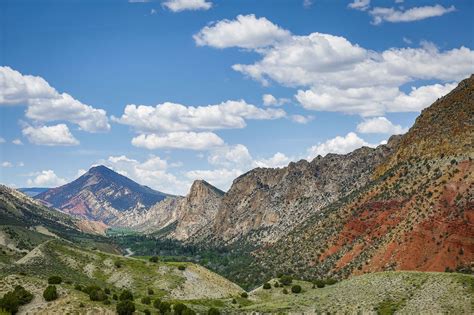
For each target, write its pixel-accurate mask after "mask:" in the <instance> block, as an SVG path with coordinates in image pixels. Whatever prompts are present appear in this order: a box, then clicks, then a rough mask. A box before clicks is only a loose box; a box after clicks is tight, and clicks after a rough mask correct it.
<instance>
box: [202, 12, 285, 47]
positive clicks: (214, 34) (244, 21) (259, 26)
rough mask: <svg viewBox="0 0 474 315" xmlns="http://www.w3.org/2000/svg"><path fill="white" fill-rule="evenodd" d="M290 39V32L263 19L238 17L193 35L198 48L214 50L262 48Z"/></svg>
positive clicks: (249, 16) (246, 16) (207, 27)
mask: <svg viewBox="0 0 474 315" xmlns="http://www.w3.org/2000/svg"><path fill="white" fill-rule="evenodd" d="M289 37H290V32H288V31H287V30H284V29H282V28H281V27H279V26H278V25H275V24H273V23H272V22H270V21H269V20H267V19H266V18H264V17H261V18H257V17H255V15H253V14H250V15H238V16H237V17H236V19H235V20H221V21H219V22H217V23H215V24H212V25H210V26H206V27H204V28H203V29H202V30H201V31H199V33H197V34H196V35H194V40H195V41H196V44H197V45H198V46H211V47H215V48H228V47H240V48H248V49H253V48H262V47H266V46H270V45H273V44H275V43H276V42H279V41H282V40H284V39H287V38H289Z"/></svg>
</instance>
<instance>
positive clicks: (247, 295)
mask: <svg viewBox="0 0 474 315" xmlns="http://www.w3.org/2000/svg"><path fill="white" fill-rule="evenodd" d="M240 296H241V297H243V298H244V299H246V298H248V297H249V294H248V293H247V292H242V293H241V294H240Z"/></svg>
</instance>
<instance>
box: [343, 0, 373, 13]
mask: <svg viewBox="0 0 474 315" xmlns="http://www.w3.org/2000/svg"><path fill="white" fill-rule="evenodd" d="M347 6H348V7H349V8H351V9H355V10H360V11H365V10H367V9H368V8H369V7H370V0H354V1H353V2H351V3H349V4H348V5H347Z"/></svg>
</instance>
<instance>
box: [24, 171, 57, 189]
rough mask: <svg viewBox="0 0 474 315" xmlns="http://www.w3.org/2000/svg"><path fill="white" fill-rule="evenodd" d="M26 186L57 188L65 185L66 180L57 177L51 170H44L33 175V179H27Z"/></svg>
mask: <svg viewBox="0 0 474 315" xmlns="http://www.w3.org/2000/svg"><path fill="white" fill-rule="evenodd" d="M27 184H28V186H37V187H57V186H61V185H64V184H66V180H65V179H64V178H61V177H59V176H57V175H56V174H55V173H54V171H53V170H45V171H41V172H39V173H36V174H35V177H34V178H31V179H28V181H27Z"/></svg>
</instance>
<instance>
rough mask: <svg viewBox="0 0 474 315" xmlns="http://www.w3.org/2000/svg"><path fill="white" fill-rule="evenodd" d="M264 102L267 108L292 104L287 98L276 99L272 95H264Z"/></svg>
mask: <svg viewBox="0 0 474 315" xmlns="http://www.w3.org/2000/svg"><path fill="white" fill-rule="evenodd" d="M262 100H263V105H265V106H281V105H284V104H287V103H289V102H290V100H289V99H287V98H276V97H275V96H273V95H271V94H263V96H262Z"/></svg>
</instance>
